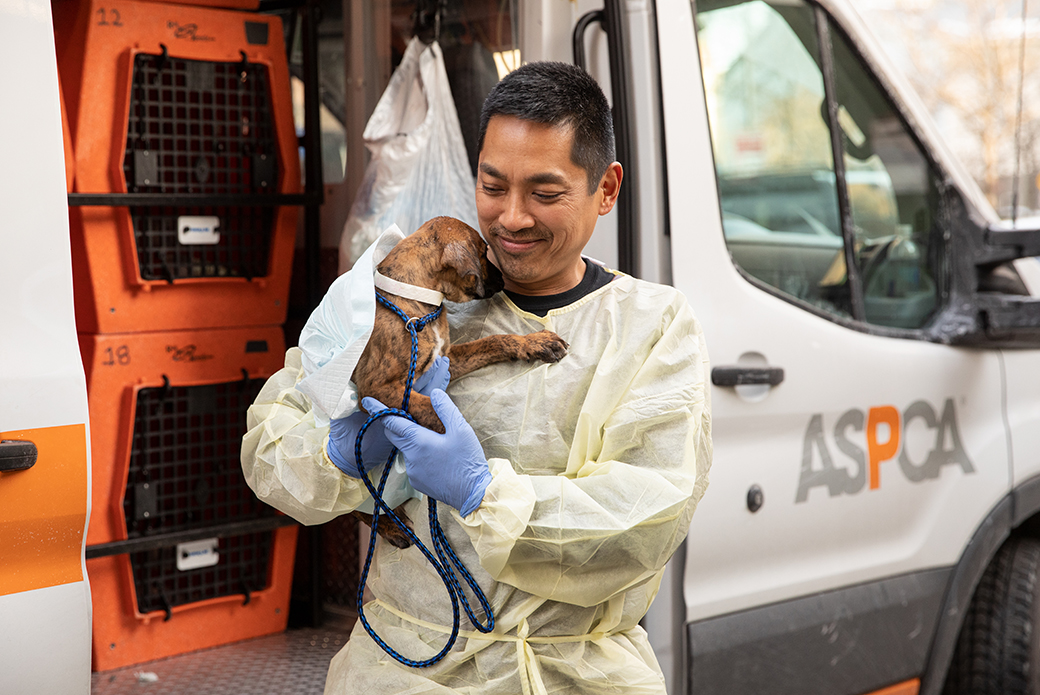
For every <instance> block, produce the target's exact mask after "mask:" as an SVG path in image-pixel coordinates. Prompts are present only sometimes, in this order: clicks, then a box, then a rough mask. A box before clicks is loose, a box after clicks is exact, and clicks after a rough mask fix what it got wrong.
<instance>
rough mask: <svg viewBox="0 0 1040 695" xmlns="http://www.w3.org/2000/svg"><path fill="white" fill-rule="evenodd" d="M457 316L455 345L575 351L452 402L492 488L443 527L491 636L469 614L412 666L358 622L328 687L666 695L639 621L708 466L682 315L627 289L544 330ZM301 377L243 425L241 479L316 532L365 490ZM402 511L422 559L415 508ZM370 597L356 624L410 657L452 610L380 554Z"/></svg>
mask: <svg viewBox="0 0 1040 695" xmlns="http://www.w3.org/2000/svg"><path fill="white" fill-rule="evenodd" d="M449 310H450V314H449V318H450V322H451V330H452V340H453V341H454V342H463V341H467V340H473V339H475V338H479V337H481V336H486V335H491V334H494V333H519V334H526V333H531V332H534V331H538V330H541V329H543V328H545V329H549V330H553V331H556V332H557V333H558V334H559V335H560V336H562V337H563V339H564V340H566V341H567V342H568V343H570V346H571V349H570V352H569V354H568V355H567V356H566V357H565V358H564V359H563V360H561V361H560V362H559V363H557V364H542V363H531V364H528V363H524V362H519V363H506V364H500V365H495V366H491V367H487V368H485V369H482V370H480V371H477V372H475V373H473V374H470V375H468V376H465V377H462V378H460V379H457V380H455V381H452V383H451V385H450V386H449V388H448V393H449V394H450V395H451V397H452V399H453V400H454V401H455V403H456V404H457V405H458V407H459V408H460V410H461V411H462V414H463V415H464V416H465V417H466V419H467V420H468V421H469V423H470V424H471V425H472V426H473V429H474V430H475V431H476V433H477V436H478V437H479V438H480V441H481V444H482V445H483V447H484V452H485V454H486V455H487V457H488V463H489V465H490V469H491V474H492V481H491V483H490V485H489V486H488V488H487V492H486V494H485V497H484V501H483V503H482V504H481V506H480V507H479V508H478V509H477V510H476V511H475V512H473V513H472V514H470V515H469V516H468V517H465V518H462V517H461V516H460V515H459V514H458V512H456V511H455V510H453V509H450V508H448V507H447V506H446V505H439V506H438V508H439V511H440V521H441V524H442V525H443V527H444V530H445V533H446V534H447V536H448V538H449V541H450V542H451V544H452V546H453V547H454V548H455V550H456V551H457V552H458V554H459V556H460V557H461V558H462V560H463V562H465V563H466V566H467V567H468V568H469V569H470V570H471V571H472V572H473V574H474V576H475V578H476V579H477V581H478V582H479V584H480V586H481V588H482V589H483V590H484V592H485V594H486V595H487V597H488V599H489V600H490V602H491V605H492V607H493V608H494V611H495V619H496V623H495V630H494V632H493V633H492V634H489V635H484V634H481V633H479V632H477V631H476V630H474V629H473V627H472V626H471V625H470V624H469V621H468V620H467V619H466V617H465V614H463V615H462V626H461V627H462V632H461V633H460V637H459V640H458V642H457V643H456V645H455V647H454V649H453V650H452V651H451V652H450V653H449V654H448V655H447V656H446V657H445V658H444V659H443V660H442V661H440V662H439V663H437V664H435V665H433V666H430V667H427V668H423V669H415V668H409V667H407V666H403V665H401V664H399V663H397V662H396V661H395V660H394V659H392V658H391V657H390V656H388V655H387V654H386V653H384V652H383V650H382V649H380V647H379V646H378V645H376V644H375V642H373V641H372V639H371V638H370V637H369V636H368V634H367V633H366V632H365V631H364V629H363V627H362V626H361V624H360V622H359V623H358V624H357V625H356V626H355V628H354V631H353V633H352V635H351V637H350V640H349V642H348V644H347V646H346V647H344V649H343V650H342V651H341V652H340V653H339V654H338V655H337V656H336V657H335V658H334V659H333V661H332V664H331V666H330V668H329V674H328V680H327V683H326V687H325V692H326V693H327V694H329V695H332V694H335V695H346V694H352V693H358V694H362V695H380V694H383V693H443V694H445V695H447V694H449V693H482V694H483V693H488V694H491V693H508V694H510V695H515V694H516V693H524V694H525V695H528V694H532V693H533V694H541V693H571V694H578V693H588V694H589V695H601V694H602V693H605V692H609V693H655V694H661V693H664V692H665V689H664V679H663V676H662V674H661V671H660V668H659V666H658V665H657V660H656V658H655V657H654V654H653V652H652V650H651V648H650V645H649V642H648V640H647V638H646V633H645V632H644V631H643V629H642V628H641V627H639V625H638V623H639V620H640V618H642V616H643V615H644V614H645V613H646V611H647V609H648V607H649V606H650V602H651V601H652V600H653V598H654V595H655V594H656V592H657V589H658V586H659V584H660V579H661V572H662V570H663V568H664V566H665V563H666V562H667V560H668V558H669V557H671V555H672V553H673V552H674V551H675V549H676V548H677V547H678V546H679V544H680V543H681V542H682V540H683V538H684V537H685V536H686V533H687V529H688V527H689V525H690V518H691V516H692V514H693V511H694V508H695V507H696V505H697V502H698V500H699V499H700V498H701V496H702V495H703V494H704V490H705V487H706V486H707V483H708V468H709V466H710V463H711V455H712V449H711V415H710V404H709V394H708V387H707V385H706V379H707V375H708V357H707V351H706V349H705V346H704V339H703V336H702V333H701V330H700V326H699V324H698V323H697V321H696V319H695V318H694V316H693V313H692V311H691V310H690V307H689V305H688V304H687V302H686V300H685V298H684V297H683V296H682V295H681V294H680V293H679V292H678V291H676V290H674V289H672V288H670V287H666V286H662V285H654V284H650V283H646V282H642V281H639V280H636V279H633V278H631V277H628V276H625V275H621V276H619V277H617V278H616V279H615V280H614V281H613V282H611V283H610V284H608V285H607V286H605V287H602V288H600V289H598V290H596V291H595V292H593V293H591V294H589V295H587V296H585V297H583V298H582V299H580V300H579V301H577V302H575V303H574V304H571V305H569V306H566V307H563V308H560V309H555V310H552V311H550V312H549V314H548V316H546V317H544V318H543V317H538V316H535V315H533V314H529V313H527V312H524V311H521V310H520V309H519V308H517V307H516V305H515V304H513V303H512V302H511V301H510V300H509V299H508V298H507V297H506V295H505V294H503V293H499V294H497V295H495V296H494V297H493V298H491V299H490V300H485V301H476V302H469V303H467V304H461V305H449ZM300 378H302V369H301V367H300V360H299V354H298V352H297V351H295V350H290V351H289V353H288V354H287V357H286V368H285V369H283V370H281V371H280V372H278V373H277V374H275V375H274V376H273V377H271V379H270V380H269V381H268V383H267V385H266V386H265V387H264V389H263V391H262V392H261V393H260V395H259V396H258V398H257V400H256V403H255V404H254V405H253V406H252V407H251V408H250V410H249V427H250V430H249V432H248V433H247V434H246V436H245V438H244V440H243V449H242V466H243V470H244V471H245V475H246V479H247V481H248V482H249V485H250V486H251V487H252V488H253V490H254V491H255V492H256V493H257V495H258V496H259V497H260V498H261V499H263V500H265V501H267V502H268V503H270V504H272V505H273V506H275V507H277V508H279V509H281V510H283V511H284V512H286V513H287V514H290V515H291V516H293V517H295V518H296V519H298V520H299V521H301V522H303V523H305V524H314V523H321V522H323V521H326V520H328V519H330V518H333V517H335V516H337V515H339V514H342V513H344V512H346V511H349V510H351V509H353V508H354V507H356V506H357V505H358V504H359V503H360V502H361V501H362V500H363V499H364V498H365V497H366V496H367V491H366V490H365V488H364V487H363V485H361V484H360V483H359V482H358V481H356V480H354V479H352V478H350V477H348V476H345V475H342V474H341V473H340V472H339V471H338V470H337V469H336V468H335V467H334V466H333V465H332V464H331V463H330V462H329V461H328V460H327V458H326V457H324V456H323V454H322V446H323V443H324V440H325V438H326V436H327V432H328V428H327V427H316V426H315V423H314V420H313V415H312V414H311V412H310V406H309V403H308V401H307V399H306V397H304V396H303V395H302V394H300V393H299V392H298V391H296V390H295V388H294V385H295V383H296V382H297V381H298V380H299V379H300ZM445 463H446V465H450V462H445ZM407 512H408V515H409V517H410V518H411V519H412V521H413V523H414V526H415V531H416V533H417V534H418V536H419V537H420V538H421V539H422V540H423V542H424V543H426V544H427V546H428V547H430V548H432V547H433V546H432V544H431V542H430V533H429V525H428V523H427V514H426V503H425V501H422V502H420V500H416V499H413V500H411V501H410V502H409V503H408V506H407ZM368 587H369V589H370V590H371V592H372V594H373V596H374V597H375V600H374V601H372V602H371V603H369V604H367V606H366V609H365V612H366V615H367V616H368V619H369V621H370V623H371V624H372V625H373V627H374V628H375V629H376V631H377V632H378V633H379V634H380V635H381V636H382V638H383V639H384V640H386V641H387V642H388V643H389V644H390V645H391V646H393V647H394V648H395V649H396V650H397V651H398V652H400V653H402V654H404V655H405V656H407V657H409V658H412V659H416V660H418V659H426V658H429V657H431V656H433V655H434V654H436V653H437V652H438V651H439V650H440V648H441V647H442V645H443V644H444V643H445V641H446V640H447V637H448V633H449V631H450V629H451V622H452V615H451V605H450V603H449V600H448V596H447V593H446V590H445V589H444V587H443V585H442V583H441V580H440V578H439V576H438V575H437V573H436V571H435V570H434V569H433V568H432V567H431V566H430V565H429V564H428V562H427V561H426V559H425V558H424V557H423V556H422V555H421V553H420V551H419V550H417V549H415V548H409V549H407V550H398V549H396V548H393V547H391V546H390V545H389V544H386V543H385V542H383V541H382V540H381V539H380V541H379V543H377V549H376V554H375V559H374V563H373V568H372V572H371V574H370V577H369V581H368ZM471 603H472V604H473V605H474V606H475V607H476V609H477V610H478V615H479V606H478V604H476V602H475V601H472V600H471Z"/></svg>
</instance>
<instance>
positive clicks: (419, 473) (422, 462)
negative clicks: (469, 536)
mask: <svg viewBox="0 0 1040 695" xmlns="http://www.w3.org/2000/svg"><path fill="white" fill-rule="evenodd" d="M430 401H431V402H432V403H433V409H434V411H435V412H436V413H437V417H439V418H440V419H441V422H442V423H443V424H444V434H438V433H437V432H434V431H433V430H428V429H426V428H425V427H423V426H422V425H417V424H416V423H414V422H412V421H411V420H407V419H405V418H403V417H395V416H390V417H387V418H385V420H386V425H385V428H386V429H385V431H386V438H387V439H389V440H390V441H391V442H392V443H393V445H394V446H396V447H397V448H398V449H400V450H401V453H402V454H403V455H404V465H405V468H406V469H407V471H408V480H409V482H411V484H412V487H414V488H415V489H416V490H418V491H419V492H422V493H423V494H426V495H428V496H430V497H432V498H433V499H435V500H440V501H441V502H444V503H445V504H450V505H451V506H452V507H455V509H458V510H459V513H460V514H462V516H469V515H470V514H471V513H473V511H474V510H476V508H477V507H479V506H480V503H481V502H482V501H483V500H484V491H485V490H487V486H488V484H489V483H490V482H491V471H490V470H488V462H487V459H486V458H484V450H483V449H482V448H481V446H480V442H479V441H478V440H477V435H476V433H474V432H473V428H472V427H470V426H469V423H468V422H466V418H464V417H462V413H460V412H459V409H458V408H456V407H455V404H454V403H452V402H451V399H450V398H449V397H448V394H446V393H444V391H441V390H440V389H434V390H433V392H432V393H430ZM363 403H364V405H365V408H366V409H368V410H371V411H373V412H376V411H379V410H382V409H383V407H384V406H383V404H382V403H380V402H379V401H377V400H376V399H374V398H366V399H364V401H363Z"/></svg>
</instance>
